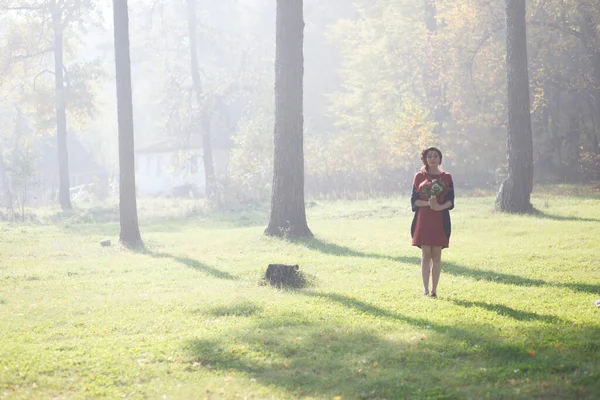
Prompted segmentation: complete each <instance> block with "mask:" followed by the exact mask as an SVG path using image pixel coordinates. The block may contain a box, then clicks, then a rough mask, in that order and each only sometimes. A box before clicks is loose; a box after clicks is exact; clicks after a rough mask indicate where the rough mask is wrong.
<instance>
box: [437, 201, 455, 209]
mask: <svg viewBox="0 0 600 400" xmlns="http://www.w3.org/2000/svg"><path fill="white" fill-rule="evenodd" d="M453 206H454V204H452V202H451V201H449V200H448V201H446V202H445V203H444V204H438V205H437V207H432V208H433V210H434V211H443V210H446V209H452V208H453Z"/></svg>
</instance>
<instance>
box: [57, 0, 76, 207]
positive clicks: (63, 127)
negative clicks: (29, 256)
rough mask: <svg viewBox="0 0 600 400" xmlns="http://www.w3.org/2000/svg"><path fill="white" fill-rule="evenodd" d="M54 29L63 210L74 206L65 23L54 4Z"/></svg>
mask: <svg viewBox="0 0 600 400" xmlns="http://www.w3.org/2000/svg"><path fill="white" fill-rule="evenodd" d="M52 26H53V29H54V87H55V93H56V140H57V143H56V145H57V151H58V176H59V188H58V202H59V204H60V207H61V208H62V209H63V210H70V209H71V208H73V205H72V204H71V193H70V191H69V186H70V184H69V155H68V152H67V111H66V99H65V86H64V85H65V83H64V64H63V24H62V10H61V9H60V6H58V5H57V4H56V3H54V2H53V4H52Z"/></svg>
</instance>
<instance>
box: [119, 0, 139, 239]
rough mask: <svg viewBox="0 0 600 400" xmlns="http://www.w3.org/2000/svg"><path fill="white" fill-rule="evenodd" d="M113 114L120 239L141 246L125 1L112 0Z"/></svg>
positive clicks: (127, 21) (127, 17)
mask: <svg viewBox="0 0 600 400" xmlns="http://www.w3.org/2000/svg"><path fill="white" fill-rule="evenodd" d="M113 13H114V29H115V32H114V36H115V71H116V78H117V79H116V80H117V114H118V116H117V117H118V125H119V217H120V223H121V234H120V241H121V243H123V244H124V245H125V246H127V247H130V248H136V247H143V242H142V238H141V235H140V230H139V226H138V216H137V199H136V193H135V191H136V188H135V153H134V135H133V101H132V94H131V59H130V55H129V15H128V9H127V0H113Z"/></svg>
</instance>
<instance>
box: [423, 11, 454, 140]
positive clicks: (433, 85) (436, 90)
mask: <svg viewBox="0 0 600 400" xmlns="http://www.w3.org/2000/svg"><path fill="white" fill-rule="evenodd" d="M437 13H438V12H437V6H436V0H424V22H425V27H426V28H427V50H428V51H427V60H426V62H424V63H423V65H422V66H421V69H422V71H423V72H422V74H423V86H424V89H425V95H426V97H427V102H428V104H429V109H430V110H431V113H432V115H433V119H434V120H435V122H436V127H435V129H434V133H436V134H438V135H443V132H444V130H445V126H444V125H445V123H446V121H447V119H448V115H449V111H448V106H447V104H446V98H445V94H444V90H443V89H444V88H443V83H442V82H441V81H440V68H441V65H442V63H443V60H442V55H441V54H440V52H439V48H440V44H439V43H437V42H438V41H439V38H438V32H437V31H438V28H439V26H438V22H437Z"/></svg>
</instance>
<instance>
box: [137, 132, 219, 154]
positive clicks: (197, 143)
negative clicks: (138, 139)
mask: <svg viewBox="0 0 600 400" xmlns="http://www.w3.org/2000/svg"><path fill="white" fill-rule="evenodd" d="M212 145H213V147H214V148H229V147H230V146H228V145H227V143H224V142H223V140H216V139H215V138H213V140H212ZM202 148H203V146H202V137H201V136H192V137H189V138H178V137H172V138H167V139H164V140H161V141H159V142H155V143H152V144H149V145H147V146H142V147H140V148H136V149H135V152H136V153H137V154H153V153H171V152H175V151H186V150H201V149H202Z"/></svg>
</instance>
